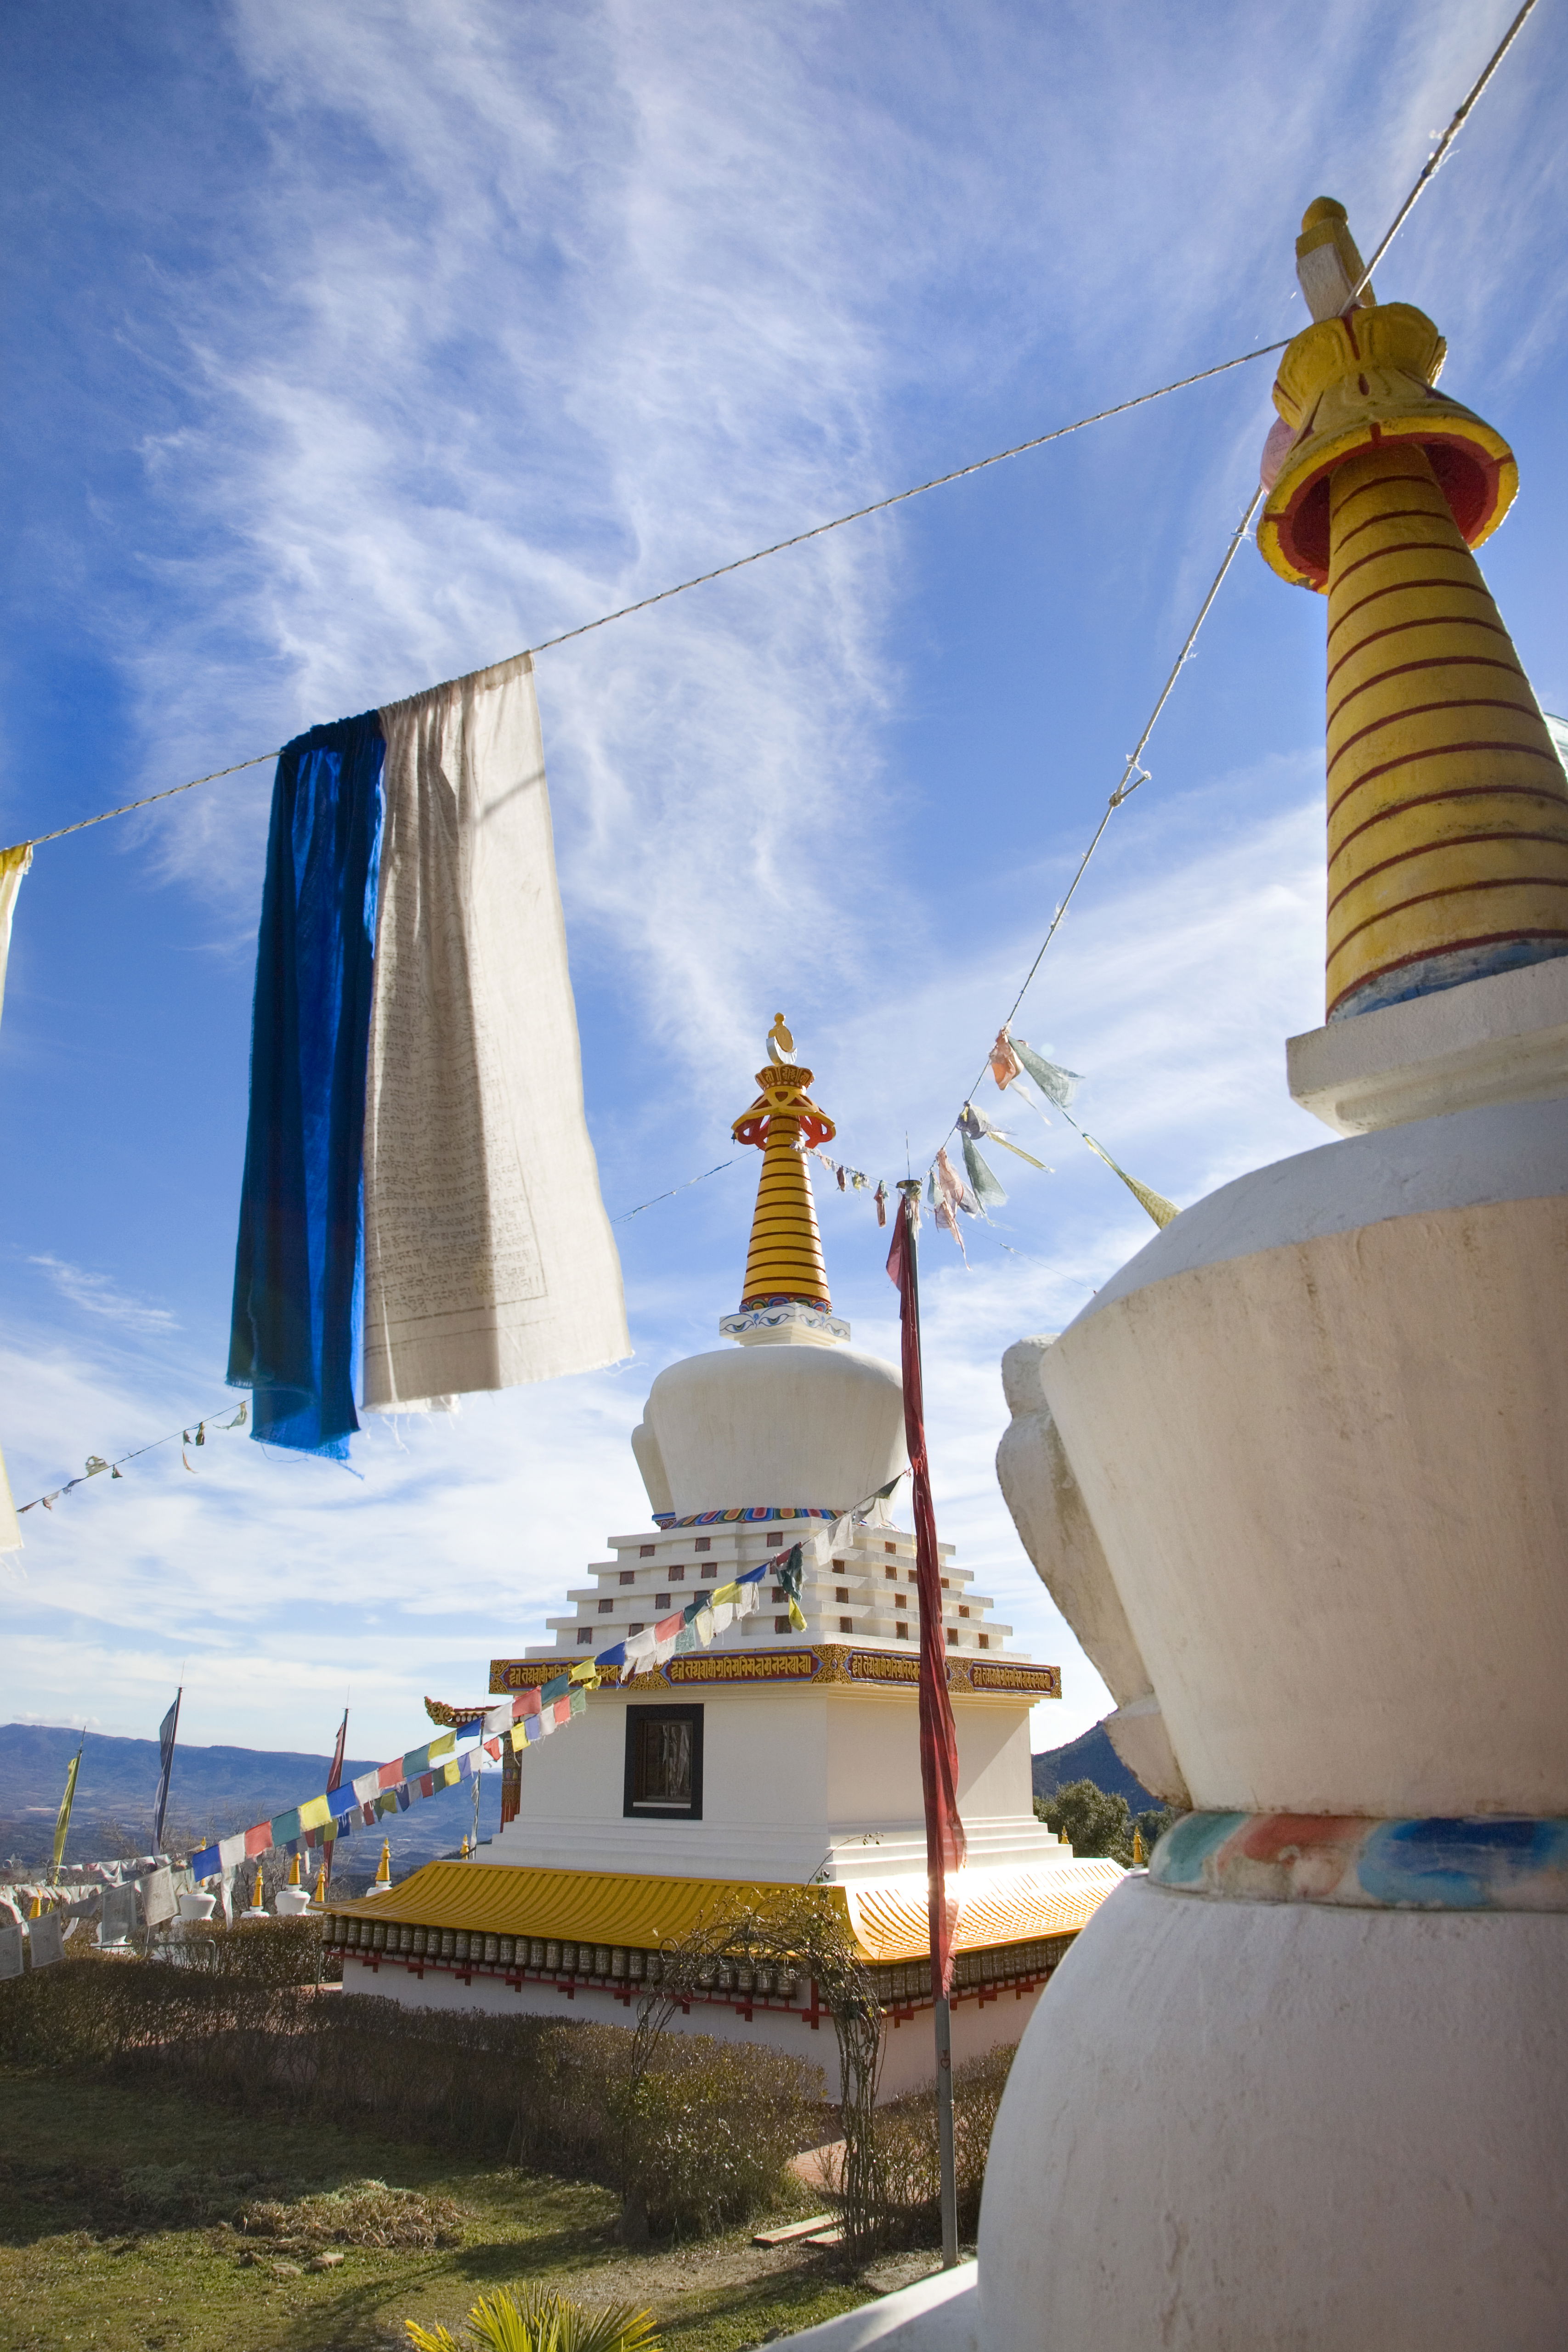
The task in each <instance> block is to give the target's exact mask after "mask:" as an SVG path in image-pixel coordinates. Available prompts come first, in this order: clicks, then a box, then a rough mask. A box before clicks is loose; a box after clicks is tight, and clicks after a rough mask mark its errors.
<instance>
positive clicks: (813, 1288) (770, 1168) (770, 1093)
mask: <svg viewBox="0 0 1568 2352" xmlns="http://www.w3.org/2000/svg"><path fill="white" fill-rule="evenodd" d="M794 1051H795V1039H794V1037H793V1036H792V1035H791V1034H790V1032H789V1030H788V1028H787V1027H786V1026H785V1024H784V1014H783V1013H775V1014H774V1016H773V1027H772V1029H771V1030H770V1031H769V1032H768V1053H769V1055H770V1061H769V1065H768V1067H767V1068H766V1069H763V1070H759V1071H758V1072H757V1084H758V1086H759V1087H761V1088H762V1092H761V1094H760V1095H759V1096H758V1097H757V1099H756V1101H755V1102H754V1103H752V1106H751V1108H750V1109H749V1110H745V1111H742V1114H741V1116H740V1118H738V1119H737V1120H736V1121H735V1124H734V1127H733V1129H732V1130H731V1132H732V1133H733V1135H734V1137H735V1139H736V1141H737V1142H738V1143H754V1144H756V1145H757V1146H758V1147H759V1149H760V1150H761V1151H762V1155H763V1172H762V1175H761V1178H760V1179H759V1181H758V1184H757V1205H756V1210H755V1213H753V1215H752V1242H751V1247H750V1249H749V1250H748V1251H747V1253H746V1279H745V1284H744V1286H743V1288H742V1294H741V1309H742V1313H744V1312H745V1311H746V1310H747V1309H748V1308H750V1307H773V1306H781V1305H783V1304H784V1303H785V1302H786V1301H795V1302H798V1303H799V1304H800V1305H802V1306H805V1307H815V1308H816V1309H817V1310H818V1311H819V1312H820V1313H822V1314H824V1315H826V1314H828V1313H830V1312H831V1310H832V1301H831V1299H830V1298H829V1297H828V1295H827V1269H826V1266H825V1265H824V1264H823V1260H822V1236H821V1234H819V1232H818V1231H817V1224H816V1202H815V1201H814V1200H813V1198H812V1192H811V1177H810V1174H809V1172H808V1171H807V1168H806V1164H805V1154H806V1153H807V1152H808V1151H810V1150H814V1149H815V1148H816V1145H817V1144H819V1143H826V1142H828V1141H829V1140H830V1139H832V1137H833V1136H834V1135H835V1134H836V1133H837V1129H835V1127H834V1124H833V1121H832V1120H831V1119H830V1118H828V1116H827V1114H826V1111H824V1110H820V1109H819V1108H817V1106H816V1103H814V1102H813V1101H812V1099H811V1097H810V1095H809V1093H808V1092H807V1088H808V1087H810V1085H811V1081H812V1073H811V1072H810V1071H809V1070H803V1069H799V1068H797V1067H796V1066H795V1063H793V1062H790V1061H784V1060H781V1059H779V1055H780V1053H781V1052H783V1053H788V1054H793V1053H794Z"/></svg>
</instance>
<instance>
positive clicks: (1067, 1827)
mask: <svg viewBox="0 0 1568 2352" xmlns="http://www.w3.org/2000/svg"><path fill="white" fill-rule="evenodd" d="M1035 1812H1036V1814H1037V1818H1038V1819H1039V1820H1041V1821H1042V1822H1044V1823H1045V1824H1046V1827H1047V1829H1050V1830H1055V1832H1056V1833H1057V1835H1058V1837H1059V1838H1066V1840H1067V1842H1068V1845H1070V1846H1071V1848H1072V1850H1073V1853H1075V1854H1076V1855H1078V1856H1079V1859H1080V1860H1082V1861H1089V1860H1090V1859H1091V1858H1093V1857H1096V1856H1099V1855H1104V1856H1105V1857H1107V1858H1108V1859H1109V1860H1110V1861H1111V1862H1119V1863H1120V1864H1121V1867H1122V1869H1123V1870H1131V1867H1132V1832H1133V1831H1134V1830H1136V1831H1137V1832H1138V1834H1139V1836H1140V1837H1141V1838H1142V1841H1143V1860H1144V1861H1145V1862H1147V1861H1148V1859H1149V1856H1150V1855H1151V1854H1152V1853H1153V1851H1154V1847H1155V1844H1156V1843H1157V1842H1158V1841H1159V1839H1161V1838H1162V1837H1163V1835H1164V1833H1165V1832H1166V1831H1167V1830H1168V1829H1169V1828H1170V1826H1171V1823H1172V1822H1173V1821H1174V1820H1175V1819H1176V1818H1177V1816H1176V1814H1175V1812H1174V1811H1173V1809H1172V1808H1171V1807H1170V1806H1169V1805H1154V1806H1151V1807H1149V1808H1148V1809H1147V1810H1146V1811H1143V1812H1141V1813H1140V1814H1139V1815H1138V1818H1137V1820H1136V1821H1134V1820H1133V1819H1132V1818H1131V1806H1130V1805H1129V1804H1128V1802H1127V1800H1126V1798H1125V1797H1119V1796H1116V1795H1114V1794H1113V1793H1112V1792H1111V1791H1110V1790H1109V1789H1101V1788H1100V1787H1098V1786H1097V1784H1096V1783H1095V1782H1094V1781H1093V1780H1069V1781H1068V1783H1067V1785H1066V1787H1065V1788H1061V1789H1058V1790H1057V1792H1056V1795H1055V1796H1054V1797H1037V1798H1036V1799H1035Z"/></svg>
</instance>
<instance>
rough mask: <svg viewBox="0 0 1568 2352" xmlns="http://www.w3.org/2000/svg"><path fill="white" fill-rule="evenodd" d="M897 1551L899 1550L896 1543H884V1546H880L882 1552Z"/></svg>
mask: <svg viewBox="0 0 1568 2352" xmlns="http://www.w3.org/2000/svg"><path fill="white" fill-rule="evenodd" d="M882 1549H883V1550H884V1551H894V1552H896V1551H897V1550H898V1549H899V1547H898V1545H897V1544H896V1543H893V1544H890V1543H885V1544H884V1545H883V1546H882Z"/></svg>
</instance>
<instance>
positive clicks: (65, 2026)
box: [0, 1923, 821, 2235]
mask: <svg viewBox="0 0 1568 2352" xmlns="http://www.w3.org/2000/svg"><path fill="white" fill-rule="evenodd" d="M279 1924H288V1925H290V1926H291V1925H292V1924H293V1923H279ZM252 1932H254V1933H255V1934H256V1937H257V1944H256V1949H257V1950H258V1953H259V1952H260V1950H261V1939H262V1937H264V1936H270V1934H271V1928H270V1927H268V1928H266V1929H258V1930H255V1931H246V1935H247V1937H248V1936H249V1934H250V1933H252ZM233 1933H234V1937H235V1939H236V1940H238V1939H239V1937H240V1931H238V1930H236V1931H233ZM216 1940H217V1941H218V1942H219V1943H220V1944H226V1943H228V1941H229V1938H228V1937H218V1938H216ZM269 1950H270V1951H271V1953H272V1955H273V1957H274V1958H277V1956H278V1955H279V1954H281V1955H284V1956H286V1955H287V1954H288V1952H289V1946H288V1945H287V1944H285V1943H281V1942H279V1943H278V1944H276V1945H274V1946H271V1947H269ZM267 1965H268V1968H270V1967H271V1966H272V1960H271V1959H268V1963H267ZM277 1966H278V1967H279V1969H282V1968H283V1966H284V1961H283V1958H277ZM634 2039H635V2037H634V2035H633V2033H632V2032H631V2031H630V2030H629V2029H628V2028H627V2027H625V2026H616V2025H590V2024H577V2023H568V2022H564V2021H557V2020H555V2019H553V2018H542V2017H516V2018H505V2017H489V2016H484V2015H482V2014H478V2013H475V2012H473V2011H469V2012H467V2013H466V2014H456V2015H454V2014H452V2013H451V2012H448V2011H435V2010H409V2009H403V2008H400V2007H399V2006H398V2004H397V2003H396V2002H395V2001H390V2000H381V1999H378V1998H376V1997H375V1996H374V1995H366V1994H362V1993H348V1994H345V1993H342V1992H332V1993H331V1994H328V1995H325V1996H322V1995H321V1994H320V1993H318V1992H316V1991H315V1990H314V1989H313V1988H312V1987H310V1986H309V1985H301V1984H300V1983H299V1982H297V1981H290V1980H289V1979H287V1977H285V1979H284V1980H283V1981H278V1980H276V1979H272V1980H269V1979H268V1976H267V1975H265V1974H262V1973H249V1972H244V1971H241V1970H240V1969H238V1968H232V1969H231V1968H225V1967H217V1966H215V1967H213V1968H210V1969H209V1968H205V1967H196V1968H187V1967H182V1966H174V1965H172V1964H171V1963H170V1962H169V1961H167V1960H160V1959H154V1960H136V1959H105V1958H99V1957H97V1956H91V1955H89V1956H84V1957H83V1958H68V1959H67V1960H65V1961H63V1962H62V1963H61V1964H60V1965H59V1966H58V1967H56V1968H52V1969H38V1970H37V1972H36V1973H33V1974H30V1975H28V1976H26V1977H20V1978H14V1979H11V1980H10V1981H9V1982H7V1983H5V1984H0V2058H3V2059H5V2060H6V2061H8V2062H9V2063H12V2064H16V2065H23V2066H37V2067H43V2068H47V2069H48V2070H50V2071H51V2072H58V2073H88V2074H117V2075H120V2076H127V2075H129V2076H132V2077H136V2078H141V2079H146V2078H149V2077H155V2078H156V2080H157V2081H158V2083H159V2084H160V2085H162V2086H163V2087H166V2088H170V2089H174V2090H182V2091H185V2092H189V2093H192V2094H194V2095H196V2096H198V2097H202V2098H207V2099H214V2100H217V2101H221V2102H225V2103H227V2104H230V2105H236V2106H243V2107H252V2106H255V2105H258V2104H268V2103H272V2104H276V2105H280V2106H283V2107H285V2108H287V2109H288V2110H289V2112H290V2113H291V2114H294V2115H298V2116H323V2117H331V2120H332V2121H334V2122H337V2123H347V2124H351V2125H352V2124H354V2123H358V2124H360V2125H363V2126H364V2127H365V2128H367V2129H370V2130H374V2131H375V2132H378V2133H380V2134H382V2135H383V2136H384V2137H388V2138H392V2139H405V2140H417V2141H421V2142H425V2143H426V2144H430V2145H434V2146H437V2147H458V2148H461V2149H462V2150H463V2151H464V2152H465V2153H468V2154H471V2155H475V2156H479V2157H483V2156H486V2155H489V2156H492V2157H493V2158H496V2160H498V2161H510V2162H511V2163H514V2164H517V2165H520V2166H523V2167H526V2168H529V2169H532V2170H539V2171H544V2172H551V2173H554V2174H557V2175H560V2176H562V2177H563V2178H565V2179H589V2180H596V2181H600V2182H603V2183H604V2184H605V2186H606V2187H610V2188H613V2189H618V2190H619V2191H620V2193H621V2197H622V2200H623V2204H624V2205H625V2206H626V2209H627V2210H628V2212H630V2213H632V2214H635V2215H638V2216H640V2217H642V2219H643V2221H644V2223H645V2225H646V2226H647V2228H649V2229H653V2230H658V2231H659V2232H660V2233H661V2234H662V2233H665V2232H673V2233H677V2234H680V2235H690V2234H695V2233H697V2232H699V2231H703V2230H706V2229H710V2228H712V2227H714V2226H715V2225H716V2224H717V2223H719V2222H721V2221H741V2220H744V2219H746V2218H748V2217H749V2216H750V2215H751V2214H752V2213H753V2212H755V2211H757V2210H759V2209H760V2208H761V2207H763V2206H764V2205H766V2204H768V2203H769V2202H770V2201H771V2200H773V2198H774V2197H775V2196H776V2195H777V2193H778V2191H779V2189H780V2186H781V2182H782V2176H783V2172H784V2164H785V2162H786V2160H787V2159H788V2158H789V2157H790V2156H792V2155H793V2154H794V2153H795V2149H796V2148H798V2147H801V2146H803V2145H804V2144H805V2141H806V2140H807V2139H809V2137H810V2124H811V2121H812V2119H813V2116H814V2109H815V2105H816V2100H817V2099H818V2098H819V2097H820V2095H821V2085H820V2078H819V2075H818V2073H817V2070H816V2068H815V2067H813V2066H811V2065H809V2064H808V2063H806V2062H805V2061H804V2060H802V2059H796V2058H786V2057H784V2056H783V2055H782V2054H780V2053H774V2052H772V2051H768V2050H764V2049H759V2048H757V2047H756V2046H754V2045H752V2044H748V2043H725V2042H714V2041H711V2040H710V2039H709V2038H707V2037H706V2036H700V2037H699V2036H693V2037H690V2038H688V2037H686V2036H684V2035H673V2034H667V2035H665V2036H664V2037H663V2039H662V2041H661V2042H660V2045H659V2047H658V2051H657V2053H655V2056H654V2059H653V2062H652V2064H651V2065H650V2067H649V2070H648V2072H647V2074H646V2075H645V2076H644V2077H643V2078H642V2081H641V2083H640V2084H638V2085H637V2089H636V2091H635V2093H634V2091H633V2089H632V2074H631V2063H630V2062H631V2054H632V2047H633V2042H634Z"/></svg>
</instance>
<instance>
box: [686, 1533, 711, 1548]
mask: <svg viewBox="0 0 1568 2352" xmlns="http://www.w3.org/2000/svg"><path fill="white" fill-rule="evenodd" d="M691 1549H692V1550H693V1551H711V1550H712V1549H713V1538H712V1537H711V1536H699V1537H698V1538H696V1540H695V1542H694V1543H693V1544H692V1547H691Z"/></svg>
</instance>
